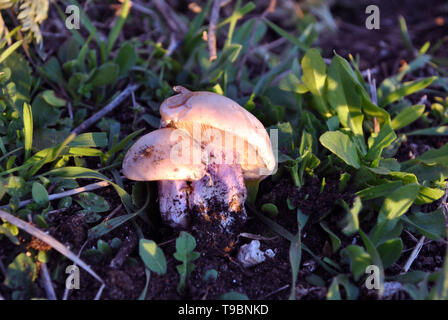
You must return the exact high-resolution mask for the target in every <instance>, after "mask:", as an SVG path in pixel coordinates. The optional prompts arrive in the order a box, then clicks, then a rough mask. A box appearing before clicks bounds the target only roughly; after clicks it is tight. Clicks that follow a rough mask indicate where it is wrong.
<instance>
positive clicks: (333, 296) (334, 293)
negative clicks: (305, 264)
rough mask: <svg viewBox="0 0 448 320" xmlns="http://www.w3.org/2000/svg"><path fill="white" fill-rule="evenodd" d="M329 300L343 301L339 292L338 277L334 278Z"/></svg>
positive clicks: (329, 289) (328, 294)
mask: <svg viewBox="0 0 448 320" xmlns="http://www.w3.org/2000/svg"><path fill="white" fill-rule="evenodd" d="M327 300H341V293H340V292H339V282H338V280H337V278H336V277H335V278H333V280H332V281H331V285H330V288H328V291H327Z"/></svg>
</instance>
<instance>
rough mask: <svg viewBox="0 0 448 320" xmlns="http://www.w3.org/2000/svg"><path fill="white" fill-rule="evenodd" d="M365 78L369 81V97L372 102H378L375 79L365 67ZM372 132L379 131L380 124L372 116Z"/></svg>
mask: <svg viewBox="0 0 448 320" xmlns="http://www.w3.org/2000/svg"><path fill="white" fill-rule="evenodd" d="M367 79H368V81H369V88H370V97H371V98H372V102H373V103H374V104H378V98H377V96H376V79H375V78H372V74H371V73H370V69H367ZM373 132H375V133H378V132H380V124H379V123H378V119H377V118H376V117H373Z"/></svg>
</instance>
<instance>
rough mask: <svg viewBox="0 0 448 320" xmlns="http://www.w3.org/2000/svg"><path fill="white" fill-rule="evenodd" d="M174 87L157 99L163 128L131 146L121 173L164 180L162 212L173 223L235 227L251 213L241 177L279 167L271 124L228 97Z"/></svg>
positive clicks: (261, 175)
mask: <svg viewBox="0 0 448 320" xmlns="http://www.w3.org/2000/svg"><path fill="white" fill-rule="evenodd" d="M174 90H175V91H176V92H178V93H179V94H178V95H175V96H172V97H170V98H168V99H166V100H165V101H164V102H163V103H162V105H161V106H160V114H161V117H162V119H161V129H158V130H155V131H153V132H151V133H149V134H147V135H145V136H143V137H141V138H140V139H139V140H138V141H137V142H136V143H135V144H134V145H133V146H132V147H131V148H130V149H129V151H128V152H127V154H126V156H125V159H124V161H123V173H124V175H125V176H126V177H127V178H129V179H132V180H143V181H145V180H146V181H149V180H158V181H159V206H160V213H161V216H162V219H163V220H164V221H165V222H166V223H168V224H169V225H171V226H172V227H180V228H186V227H187V226H188V225H189V223H190V221H191V219H192V218H193V217H195V218H200V219H202V221H205V222H210V223H213V222H215V225H217V226H218V228H219V229H220V230H221V231H226V232H232V230H233V226H234V224H235V222H236V221H238V222H239V223H241V224H242V223H244V221H245V220H246V216H247V215H246V211H245V208H244V202H245V201H246V198H247V191H246V187H245V183H244V180H245V179H246V180H261V179H263V178H264V177H266V176H267V175H270V174H272V172H273V171H274V169H275V167H276V162H275V158H274V155H273V151H272V147H271V142H270V139H269V136H268V134H267V131H266V129H265V128H264V126H263V125H262V124H261V122H260V121H259V120H258V119H257V118H256V117H255V116H253V115H252V114H251V113H250V112H248V111H247V110H246V109H244V108H242V107H241V106H240V105H238V104H237V103H236V102H235V101H233V100H231V99H229V98H226V97H224V96H221V95H219V94H215V93H211V92H202V91H198V92H192V91H189V90H187V89H185V88H183V87H180V86H176V87H175V88H174ZM193 213H195V214H193Z"/></svg>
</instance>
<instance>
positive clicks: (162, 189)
mask: <svg viewBox="0 0 448 320" xmlns="http://www.w3.org/2000/svg"><path fill="white" fill-rule="evenodd" d="M190 192H191V189H190V186H189V185H188V184H187V182H186V181H183V180H161V181H159V207H160V215H161V216H162V220H163V221H164V222H165V223H167V224H169V225H170V226H171V227H173V228H176V227H180V228H186V227H187V226H188V223H189V214H188V212H189V210H188V207H189V206H188V196H189V194H190Z"/></svg>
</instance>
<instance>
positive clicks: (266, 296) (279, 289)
mask: <svg viewBox="0 0 448 320" xmlns="http://www.w3.org/2000/svg"><path fill="white" fill-rule="evenodd" d="M288 288H289V284H287V285H285V286H283V287H280V288H278V289H277V290H274V291H272V292H270V293H268V294H267V295H265V296H264V297H263V300H264V299H266V298H268V297H270V296H272V295H274V294H276V293H279V292H280V291H283V290H285V289H288Z"/></svg>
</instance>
